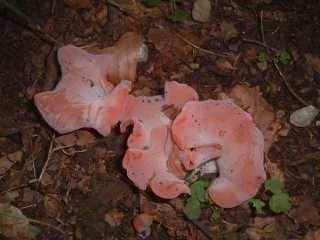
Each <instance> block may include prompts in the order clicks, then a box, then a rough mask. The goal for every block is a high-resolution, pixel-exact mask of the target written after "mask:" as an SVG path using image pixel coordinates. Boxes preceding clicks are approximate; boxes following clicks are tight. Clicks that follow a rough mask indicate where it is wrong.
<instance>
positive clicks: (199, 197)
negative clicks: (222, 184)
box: [183, 180, 223, 222]
mask: <svg viewBox="0 0 320 240" xmlns="http://www.w3.org/2000/svg"><path fill="white" fill-rule="evenodd" d="M208 187H209V183H208V182H207V181H203V180H198V181H196V182H194V183H193V184H191V186H190V189H191V196H190V197H189V198H188V199H187V201H186V204H185V206H184V208H183V212H184V214H185V215H186V217H187V218H188V219H191V220H195V219H198V218H199V217H200V215H201V208H202V207H204V206H207V207H208V206H210V208H211V210H212V214H211V216H210V220H211V221H213V222H216V221H218V220H220V218H221V214H222V212H223V209H222V208H219V207H218V206H214V205H213V203H212V201H211V199H210V197H209V195H208V192H207V188H208Z"/></svg>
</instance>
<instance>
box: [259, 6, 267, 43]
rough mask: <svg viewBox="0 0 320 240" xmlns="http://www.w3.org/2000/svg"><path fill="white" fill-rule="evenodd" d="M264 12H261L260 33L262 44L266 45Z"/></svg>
mask: <svg viewBox="0 0 320 240" xmlns="http://www.w3.org/2000/svg"><path fill="white" fill-rule="evenodd" d="M263 29H264V28H263V10H261V12H260V31H261V38H262V42H263V43H264V44H266V41H265V38H264V30H263Z"/></svg>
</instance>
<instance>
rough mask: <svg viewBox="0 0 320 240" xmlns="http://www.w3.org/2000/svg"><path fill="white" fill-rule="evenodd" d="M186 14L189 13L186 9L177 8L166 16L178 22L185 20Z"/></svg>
mask: <svg viewBox="0 0 320 240" xmlns="http://www.w3.org/2000/svg"><path fill="white" fill-rule="evenodd" d="M188 16H189V13H187V12H186V11H183V10H180V9H177V10H176V11H175V12H174V13H173V14H172V15H169V16H168V19H169V20H171V21H172V22H174V23H179V22H183V21H185V20H186V19H187V17H188Z"/></svg>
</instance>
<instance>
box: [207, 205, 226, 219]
mask: <svg viewBox="0 0 320 240" xmlns="http://www.w3.org/2000/svg"><path fill="white" fill-rule="evenodd" d="M211 209H212V214H211V217H210V220H211V221H212V222H217V221H219V220H220V219H221V214H222V213H223V208H220V207H217V206H213V207H212V208H211Z"/></svg>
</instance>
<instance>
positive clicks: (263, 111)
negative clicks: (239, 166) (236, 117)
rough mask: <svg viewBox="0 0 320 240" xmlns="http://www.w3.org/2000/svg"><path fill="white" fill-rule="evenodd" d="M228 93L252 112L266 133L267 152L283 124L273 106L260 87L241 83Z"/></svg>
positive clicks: (246, 109)
mask: <svg viewBox="0 0 320 240" xmlns="http://www.w3.org/2000/svg"><path fill="white" fill-rule="evenodd" d="M227 95H228V96H229V97H230V98H231V99H232V100H233V101H234V102H235V103H236V104H237V105H238V106H240V107H241V108H242V109H244V110H245V111H247V112H248V113H250V114H251V116H252V118H253V120H254V121H255V123H256V124H257V126H258V128H259V129H260V130H261V132H262V133H263V135H264V139H265V152H266V153H267V152H268V151H269V149H270V147H271V145H272V144H273V143H274V142H275V141H277V139H278V132H279V131H280V129H281V127H282V126H281V123H280V119H278V118H277V116H276V113H275V112H274V109H273V108H272V106H271V105H270V104H269V103H267V101H266V100H265V99H264V98H263V97H262V93H261V91H260V89H259V87H250V86H248V85H245V84H240V85H236V86H235V87H233V88H232V89H231V90H230V91H229V92H228V93H227Z"/></svg>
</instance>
